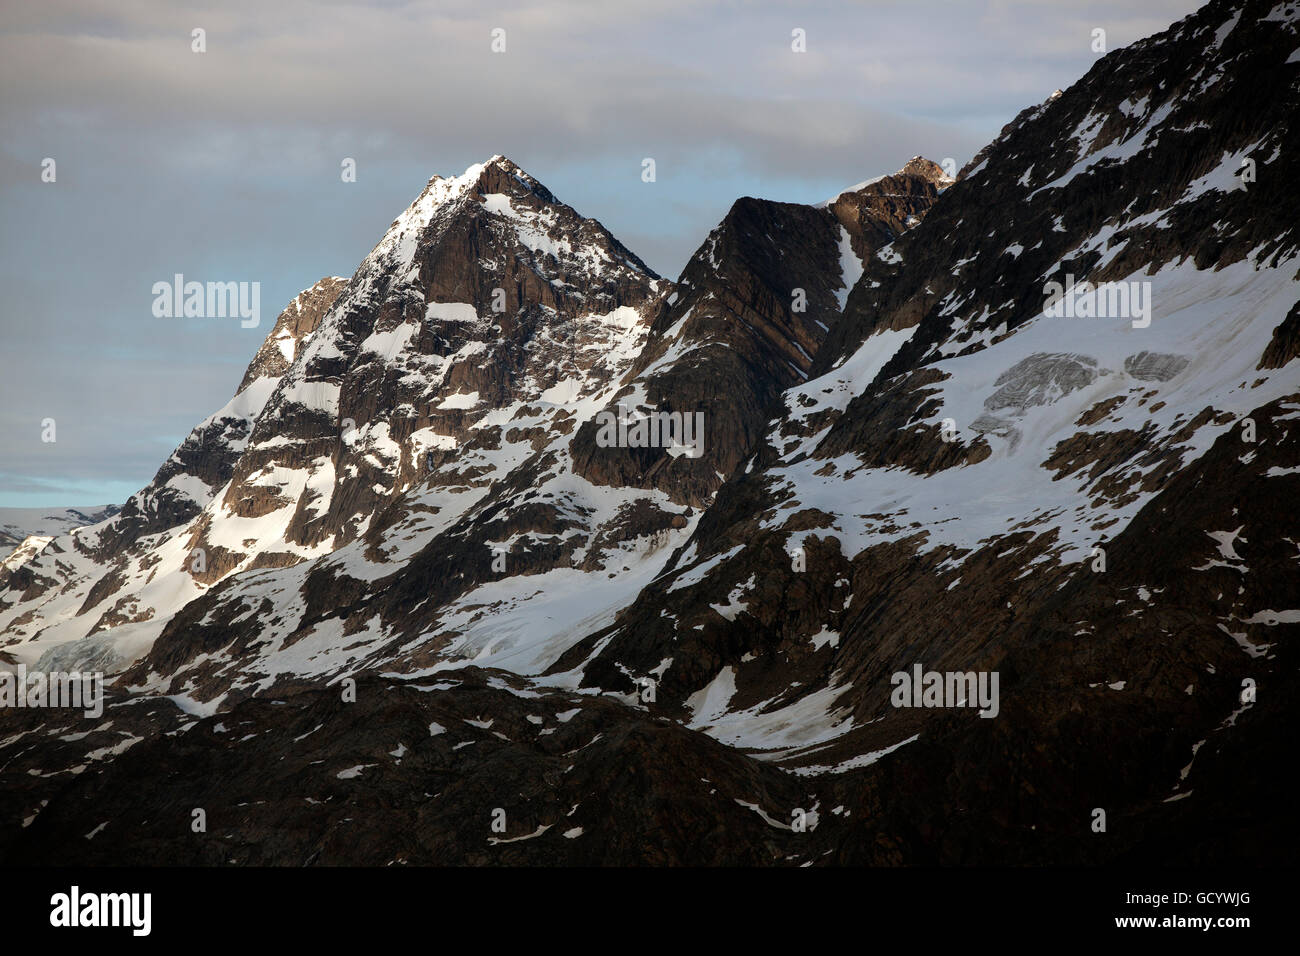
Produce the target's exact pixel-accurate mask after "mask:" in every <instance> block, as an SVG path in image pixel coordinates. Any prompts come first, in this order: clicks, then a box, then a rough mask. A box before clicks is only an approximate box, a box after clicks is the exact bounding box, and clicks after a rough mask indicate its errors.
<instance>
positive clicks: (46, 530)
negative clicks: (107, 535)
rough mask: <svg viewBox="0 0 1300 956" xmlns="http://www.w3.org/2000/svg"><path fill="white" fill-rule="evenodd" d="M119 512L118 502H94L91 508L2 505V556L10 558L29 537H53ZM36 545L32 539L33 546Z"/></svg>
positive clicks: (0, 526)
mask: <svg viewBox="0 0 1300 956" xmlns="http://www.w3.org/2000/svg"><path fill="white" fill-rule="evenodd" d="M116 512H117V505H93V506H91V507H88V508H0V558H6V559H7V558H8V557H9V556H10V555H11V554H12V552H13V551H14V550H15V549H17V548H18V546H19V545H21V544H23V541H24V540H25V539H26V538H29V537H33V536H34V537H37V538H51V537H54V536H55V535H57V534H59V533H60V532H64V531H70V530H71V529H73V528H80V527H83V526H84V525H88V524H95V523H96V522H98V521H103V520H104V519H105V518H109V517H112V516H113V514H114V513H116ZM41 544H44V542H41ZM34 546H35V544H34V543H33V545H32V547H34Z"/></svg>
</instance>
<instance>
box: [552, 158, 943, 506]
mask: <svg viewBox="0 0 1300 956" xmlns="http://www.w3.org/2000/svg"><path fill="white" fill-rule="evenodd" d="M941 177H942V170H940V169H939V167H938V166H936V165H935V164H934V163H931V162H929V161H928V160H924V159H921V158H920V157H917V158H916V159H913V160H912V161H911V162H910V163H909V164H908V166H907V167H906V168H905V169H904V170H902V171H901V172H899V173H897V174H895V175H893V176H884V177H881V178H880V179H878V180H875V181H873V182H870V183H867V184H864V185H863V186H861V187H858V188H855V189H852V190H846V191H845V192H842V193H840V194H839V195H838V196H836V197H835V198H834V199H833V200H831V201H830V203H828V204H827V205H826V206H825V207H813V206H800V205H796V204H793V203H776V202H769V201H766V200H761V199H752V198H745V199H739V200H737V201H736V203H735V205H733V206H732V207H731V211H730V212H728V213H727V216H726V218H725V219H723V221H722V222H721V223H720V224H719V225H718V227H717V228H716V229H714V230H713V232H712V233H710V235H709V238H708V239H707V240H705V242H704V244H703V245H702V246H700V248H699V250H698V251H697V252H696V253H695V255H694V256H693V257H692V258H691V261H690V262H689V263H688V264H687V266H686V269H685V270H684V271H683V272H682V276H681V278H680V279H679V280H678V285H677V290H676V293H675V294H674V295H673V296H672V297H671V298H670V299H669V301H668V302H666V303H665V307H664V308H663V309H662V310H661V311H660V312H659V314H658V316H657V317H656V318H655V321H654V324H653V325H652V327H651V330H650V341H649V343H648V344H647V346H646V348H645V350H644V351H643V352H642V353H641V357H640V358H639V359H638V360H637V362H636V363H635V364H634V366H633V369H632V372H631V374H630V375H629V377H628V379H627V380H626V382H627V384H626V386H625V388H624V389H623V390H622V391H621V392H620V393H619V394H618V395H617V396H616V397H615V399H614V402H612V403H611V405H610V406H609V407H608V409H607V410H609V411H611V412H615V413H617V409H618V408H619V407H622V408H625V409H627V410H628V412H629V413H632V412H641V413H645V414H648V413H651V412H655V411H661V412H682V413H686V414H696V413H698V414H700V415H702V416H703V418H702V421H703V425H704V430H705V439H704V442H703V448H702V449H701V453H700V454H699V455H697V456H684V455H679V456H673V455H672V454H670V453H669V452H668V451H667V450H666V449H664V448H662V447H651V448H629V447H602V446H601V445H600V444H599V443H598V436H599V426H598V423H597V421H596V420H594V419H593V420H591V421H588V422H587V423H586V424H585V425H583V426H582V427H581V428H579V429H578V432H577V434H576V436H575V438H574V441H573V458H574V468H575V470H576V471H577V473H578V474H580V475H582V476H583V477H585V478H587V479H588V480H590V481H592V482H595V483H597V484H608V485H616V486H632V487H639V488H652V489H656V490H660V491H663V492H664V493H665V494H667V495H669V496H670V497H672V498H673V499H674V500H676V501H681V502H683V503H685V504H689V505H692V506H696V507H699V506H703V505H707V504H708V502H709V501H710V500H711V499H712V496H713V494H714V493H715V492H716V491H717V489H718V488H719V487H720V486H721V484H722V482H723V481H724V480H725V479H726V478H727V477H728V476H729V475H731V474H732V472H733V471H734V470H735V469H736V468H737V467H738V466H739V465H741V464H743V463H744V462H745V461H746V460H747V459H749V457H750V456H751V454H752V453H753V451H754V449H755V448H756V447H757V446H758V444H759V442H760V440H761V438H762V434H763V430H764V426H765V425H766V423H767V422H768V420H769V419H770V418H771V417H772V414H773V412H775V411H776V410H777V409H778V407H779V404H780V395H781V393H782V392H783V391H784V390H785V389H786V388H788V387H789V386H791V385H793V384H795V383H796V382H800V381H803V380H805V379H807V377H808V372H809V369H810V368H811V367H812V364H813V356H815V355H817V353H818V352H819V350H820V349H821V344H822V342H823V340H824V339H825V337H826V334H827V332H828V330H829V329H830V327H831V326H832V325H834V324H835V323H836V322H837V321H838V320H839V316H840V310H841V308H842V307H843V301H844V296H846V295H847V294H848V289H849V285H851V284H852V283H853V282H854V281H855V280H856V277H857V274H858V273H859V272H860V271H861V268H862V260H864V259H865V258H867V257H869V256H871V255H872V254H874V252H875V251H876V250H877V249H878V248H879V247H880V246H882V245H883V244H885V243H887V242H889V241H892V240H893V239H894V238H896V237H897V236H899V235H901V234H902V233H903V232H904V231H905V230H906V229H909V228H911V227H912V226H914V225H916V223H918V222H920V220H921V219H922V218H923V217H924V216H925V214H926V212H927V211H928V210H929V208H930V207H931V206H932V205H933V204H934V201H935V199H936V198H937V196H938V192H937V190H936V188H935V183H936V182H940V181H942V180H941Z"/></svg>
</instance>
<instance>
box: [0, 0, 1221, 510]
mask: <svg viewBox="0 0 1300 956" xmlns="http://www.w3.org/2000/svg"><path fill="white" fill-rule="evenodd" d="M1197 5H1198V4H1197V3H1196V2H1194V0H1145V2H1143V3H1142V4H1133V3H1131V2H1129V0H1085V2H1080V3H1070V4H1067V3H1061V2H1051V0H1025V2H1017V0H986V2H973V0H972V2H951V0H950V2H943V3H931V4H921V3H916V2H910V0H909V2H902V0H900V2H884V0H872V2H859V3H848V2H840V3H816V2H812V3H785V4H778V3H739V2H709V0H684V2H683V0H656V2H654V3H635V2H626V3H624V2H618V3H615V2H590V3H588V2H578V0H568V2H555V0H548V2H542V3H489V2H464V3H403V2H399V0H378V2H371V3H362V2H349V0H323V2H308V0H278V2H276V3H266V2H264V0H227V2H222V3H220V4H213V5H210V6H209V5H206V4H201V3H163V2H145V0H105V2H89V0H82V2H69V0H43V2H41V3H30V4H18V3H10V2H5V3H4V5H3V8H2V9H0V269H3V273H2V274H0V281H2V282H3V288H4V295H3V297H2V298H0V343H2V347H0V357H2V358H0V362H2V364H0V374H2V375H3V378H2V379H0V381H2V382H3V384H2V385H0V389H2V393H0V399H3V401H2V402H0V506H22V507H46V506H55V505H89V504H98V503H107V502H121V501H123V500H125V498H126V497H127V496H128V495H130V494H131V493H132V492H134V491H136V490H138V489H139V488H140V487H141V486H142V485H144V484H145V483H147V482H148V480H149V479H150V478H151V477H152V475H153V472H154V471H155V470H156V469H157V467H158V465H159V464H161V462H162V461H163V459H165V458H166V456H167V455H168V454H169V453H170V451H171V450H172V448H173V447H175V445H176V444H177V443H178V442H179V441H180V440H181V438H182V437H183V436H184V435H185V434H186V433H187V432H188V431H189V429H190V428H191V427H192V426H193V425H194V424H196V423H197V422H198V421H199V420H200V419H202V418H204V417H206V416H207V415H209V414H211V413H212V412H213V411H215V410H216V409H218V408H220V407H221V406H222V405H223V404H225V402H226V401H227V399H228V398H229V397H230V395H231V394H232V393H233V391H234V389H235V387H236V386H237V384H238V382H239V379H240V377H241V375H242V373H243V369H244V367H245V365H246V364H247V362H248V360H249V359H250V358H251V357H252V355H253V354H254V353H255V352H256V351H257V348H258V346H259V345H260V343H261V340H262V338H263V337H264V336H265V334H266V333H267V331H269V328H270V325H271V323H272V322H273V321H274V317H275V315H276V314H277V313H278V312H279V311H280V309H281V308H282V307H283V306H284V304H285V303H286V302H287V301H288V300H289V299H290V298H292V297H293V295H295V294H296V293H297V292H298V291H299V290H301V289H303V288H305V287H306V286H309V285H310V284H311V283H313V282H314V281H315V280H316V279H318V278H320V277H321V276H324V275H351V274H352V272H353V271H354V270H355V268H356V266H357V264H358V263H359V261H360V260H361V258H362V257H363V256H364V255H365V254H366V252H367V251H369V249H370V247H371V246H372V245H374V243H375V242H376V241H377V240H378V239H379V237H380V236H381V235H382V233H383V232H384V230H385V228H386V227H387V226H388V224H389V222H391V221H392V219H393V218H394V216H396V214H397V213H398V212H400V211H401V210H402V209H403V208H405V206H406V205H407V204H408V203H409V202H410V201H411V200H412V199H414V198H415V196H416V195H417V194H418V193H419V191H420V190H421V188H422V187H423V185H424V183H425V182H426V181H427V179H428V178H429V177H430V176H431V175H433V174H435V173H438V174H442V175H454V174H459V173H460V172H462V171H464V169H465V167H467V166H469V165H471V164H472V163H475V162H481V161H482V160H484V159H486V158H487V157H489V156H491V155H493V154H494V153H503V154H505V155H506V156H509V157H510V158H511V159H513V160H514V161H515V162H517V163H518V164H519V165H521V166H523V167H524V168H525V169H527V170H528V171H529V172H530V173H532V174H533V175H534V176H536V177H537V178H538V179H540V180H541V181H542V182H543V183H545V184H546V185H547V186H548V187H550V189H551V190H552V191H553V192H554V193H555V194H556V195H557V196H558V197H559V198H560V199H561V200H563V201H565V202H567V203H569V204H570V205H572V206H574V207H575V208H576V209H577V210H578V211H579V212H581V213H583V214H584V215H587V216H594V217H595V218H597V219H600V220H601V221H602V222H603V223H604V224H605V225H606V226H608V227H609V228H610V229H611V230H612V231H613V232H614V234H615V235H617V236H618V237H619V238H620V239H621V240H623V242H624V243H625V244H627V245H628V246H629V247H630V248H632V249H633V250H634V251H636V252H637V253H638V254H639V255H640V256H641V257H642V258H643V259H645V260H646V262H648V263H649V264H650V266H651V267H652V268H654V269H655V270H657V271H659V272H660V273H662V274H664V275H667V276H669V277H673V278H675V277H676V276H677V274H678V272H679V271H680V269H681V268H682V266H683V265H684V264H685V262H686V260H687V258H688V257H689V256H690V254H691V253H692V252H693V251H694V250H695V248H696V247H697V246H698V245H699V243H700V241H701V240H702V239H703V237H704V236H705V234H707V232H708V231H709V229H711V228H712V227H713V225H714V224H715V223H716V222H717V221H718V220H719V219H720V218H721V217H722V216H723V215H724V214H725V213H726V211H727V209H728V207H729V206H730V205H731V203H732V202H733V201H734V200H735V199H736V198H737V197H739V196H743V195H754V196H762V197H766V198H770V199H778V200H785V201H791V202H816V201H819V200H821V199H824V198H826V197H827V196H829V195H832V194H833V193H835V192H837V191H838V190H839V189H841V188H843V187H844V186H847V185H851V184H853V183H855V182H858V181H861V180H863V179H866V178H868V177H870V176H874V175H879V174H881V173H885V172H891V171H894V170H896V169H898V168H899V167H900V166H902V165H903V163H905V162H906V161H907V160H908V159H909V158H910V157H912V156H914V155H917V154H921V155H925V156H928V157H929V158H931V159H934V160H936V161H942V160H943V159H944V158H945V157H951V158H953V159H954V160H955V161H956V162H957V164H958V166H960V165H962V164H963V163H965V161H966V160H967V159H969V158H970V157H971V156H972V155H973V154H974V153H975V152H976V151H977V150H978V149H979V148H980V147H981V146H982V145H984V144H985V143H986V142H987V141H988V140H990V139H991V138H992V137H993V136H995V135H996V134H997V132H998V130H999V129H1000V128H1001V127H1002V125H1003V124H1004V123H1006V122H1007V121H1008V120H1010V119H1011V118H1012V117H1013V116H1014V115H1015V114H1016V113H1017V112H1018V111H1019V110H1020V109H1022V108H1023V107H1025V106H1027V105H1029V104H1031V103H1037V102H1040V101H1041V100H1043V99H1044V98H1046V97H1047V96H1048V95H1049V94H1050V93H1051V92H1052V91H1053V90H1054V89H1056V88H1058V87H1059V88H1065V87H1067V86H1069V85H1070V84H1071V83H1072V82H1074V81H1075V80H1076V79H1078V78H1079V77H1080V76H1082V75H1083V74H1084V73H1085V72H1087V70H1088V69H1089V68H1090V67H1091V66H1092V64H1093V63H1094V62H1095V61H1096V59H1097V58H1098V54H1096V53H1094V52H1093V51H1092V49H1091V44H1092V31H1093V30H1094V29H1095V28H1097V27H1101V28H1103V29H1104V30H1105V31H1106V39H1107V43H1108V47H1109V49H1112V50H1113V49H1115V48H1118V47H1121V46H1123V45H1126V44H1128V43H1131V42H1133V41H1134V40H1136V39H1139V38H1141V37H1144V36H1147V35H1149V34H1152V33H1155V32H1158V31H1160V30H1163V29H1165V28H1166V27H1167V26H1168V25H1169V24H1170V23H1172V22H1174V21H1175V20H1178V19H1180V18H1181V17H1183V16H1185V15H1186V14H1188V13H1190V12H1191V11H1192V10H1193V9H1194V8H1195V7H1196V6H1197ZM1135 8H1136V9H1135ZM196 28H202V29H203V30H204V31H205V33H206V47H207V49H206V52H204V53H195V52H193V51H192V49H191V47H192V31H193V30H194V29H196ZM494 28H501V29H504V30H505V42H506V49H505V52H504V53H494V52H493V51H492V49H491V43H492V35H491V34H492V31H493V29H494ZM796 28H798V29H802V30H803V31H804V33H805V36H806V44H807V51H806V52H805V53H795V52H793V51H792V50H791V31H792V30H794V29H796ZM47 157H48V158H52V159H54V161H55V163H56V166H55V171H56V180H55V182H53V183H45V182H42V179H41V171H42V162H43V160H45V159H46V158H47ZM345 157H352V158H354V159H355V160H356V165H357V181H356V182H355V183H344V182H343V181H342V178H341V176H340V164H341V162H342V161H343V159H344V158H345ZM645 157H653V158H654V159H655V162H656V167H657V174H658V178H657V181H656V182H655V183H652V184H648V183H643V182H642V181H641V162H642V159H643V158H645ZM178 272H179V273H183V274H184V275H185V276H186V277H187V278H189V279H196V280H199V281H207V280H220V281H247V282H253V281H256V282H260V283H261V296H262V306H261V307H262V324H261V326H260V327H259V328H241V327H240V323H239V321H238V320H237V319H160V318H155V317H154V315H153V313H152V309H151V306H152V303H153V295H152V293H151V288H152V286H153V284H154V283H155V282H158V281H168V280H170V279H171V277H172V276H173V274H175V273H178ZM49 418H52V419H54V420H55V423H56V429H57V430H56V437H57V440H56V441H55V442H53V443H49V442H43V441H42V440H41V434H42V422H43V420H45V419H49Z"/></svg>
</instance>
